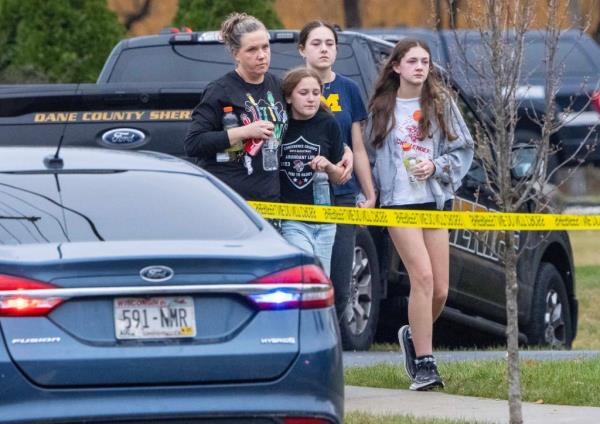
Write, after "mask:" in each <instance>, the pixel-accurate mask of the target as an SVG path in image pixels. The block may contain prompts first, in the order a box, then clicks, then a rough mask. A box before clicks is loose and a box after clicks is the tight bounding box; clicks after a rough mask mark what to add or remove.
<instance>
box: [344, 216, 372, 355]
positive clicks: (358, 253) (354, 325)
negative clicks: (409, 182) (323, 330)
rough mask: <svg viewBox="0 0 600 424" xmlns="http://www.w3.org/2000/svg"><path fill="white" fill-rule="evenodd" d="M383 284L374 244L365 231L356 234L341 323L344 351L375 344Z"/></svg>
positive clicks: (362, 229) (361, 229)
mask: <svg viewBox="0 0 600 424" xmlns="http://www.w3.org/2000/svg"><path fill="white" fill-rule="evenodd" d="M380 300H381V283H380V280H379V264H378V261H377V252H376V250H375V244H374V243H373V239H372V238H371V235H370V234H369V232H368V230H366V229H365V228H359V229H358V231H357V234H356V246H355V248H354V261H353V264H352V280H351V282H350V299H349V301H348V305H347V307H346V311H345V313H344V315H343V316H342V318H341V320H340V332H341V335H342V346H343V348H344V349H345V350H368V349H369V348H370V347H371V344H372V343H373V338H374V337H375V332H376V330H377V320H378V317H379V302H380Z"/></svg>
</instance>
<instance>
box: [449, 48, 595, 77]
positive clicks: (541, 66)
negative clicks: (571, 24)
mask: <svg viewBox="0 0 600 424" xmlns="http://www.w3.org/2000/svg"><path fill="white" fill-rule="evenodd" d="M450 50H451V52H452V53H453V56H454V61H455V62H456V63H455V65H454V66H462V67H463V68H465V65H464V64H463V65H461V62H463V54H465V55H466V59H467V63H469V64H470V65H471V66H472V68H471V67H466V68H467V74H471V77H475V76H477V75H478V74H479V73H480V72H481V71H483V73H484V74H485V75H490V74H491V68H490V66H491V65H490V60H489V50H488V48H487V47H486V46H484V45H482V44H481V43H480V42H479V41H474V40H469V41H468V44H466V48H465V49H464V53H463V52H461V51H460V49H458V47H456V46H453V47H452V48H451V49H450ZM554 63H555V64H556V69H557V70H559V71H560V72H561V75H564V76H582V77H583V76H594V75H596V74H597V73H598V71H597V69H596V67H595V64H594V62H593V61H592V60H591V59H590V58H589V57H588V56H587V54H586V53H585V51H584V50H583V47H582V46H581V45H580V44H577V43H573V42H572V41H567V40H561V41H559V43H558V45H557V52H556V56H555V59H554ZM521 69H522V71H521V74H522V77H523V79H524V80H527V78H529V77H536V78H541V77H544V76H545V75H546V47H545V45H544V41H543V40H529V41H526V45H525V50H524V52H523V65H522V68H521Z"/></svg>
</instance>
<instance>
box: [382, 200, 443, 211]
mask: <svg viewBox="0 0 600 424" xmlns="http://www.w3.org/2000/svg"><path fill="white" fill-rule="evenodd" d="M381 209H403V210H407V211H437V210H439V209H438V208H437V206H436V204H435V202H427V203H412V204H408V205H389V206H381ZM442 210H443V211H451V210H452V200H446V201H445V202H444V208H443V209H442Z"/></svg>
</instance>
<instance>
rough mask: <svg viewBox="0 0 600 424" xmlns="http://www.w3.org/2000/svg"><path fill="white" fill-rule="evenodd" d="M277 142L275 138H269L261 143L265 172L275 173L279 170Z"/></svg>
mask: <svg viewBox="0 0 600 424" xmlns="http://www.w3.org/2000/svg"><path fill="white" fill-rule="evenodd" d="M278 147H279V141H278V140H277V139H276V138H275V137H271V138H270V139H268V140H267V141H265V142H264V143H263V146H262V163H263V169H264V170H265V171H277V170H278V169H279V154H278V150H277V149H278Z"/></svg>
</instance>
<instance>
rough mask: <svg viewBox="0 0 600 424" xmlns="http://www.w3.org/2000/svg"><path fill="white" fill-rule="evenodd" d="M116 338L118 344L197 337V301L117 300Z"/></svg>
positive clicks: (178, 299) (138, 298) (167, 299)
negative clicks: (135, 340) (133, 340)
mask: <svg viewBox="0 0 600 424" xmlns="http://www.w3.org/2000/svg"><path fill="white" fill-rule="evenodd" d="M114 312H115V334H116V337H117V339H119V340H131V339H166V338H175V337H178V338H179V337H194V336H196V315H195V313H194V312H195V310H194V299H193V298H192V297H190V296H181V297H149V298H141V297H120V298H117V299H115V300H114Z"/></svg>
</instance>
